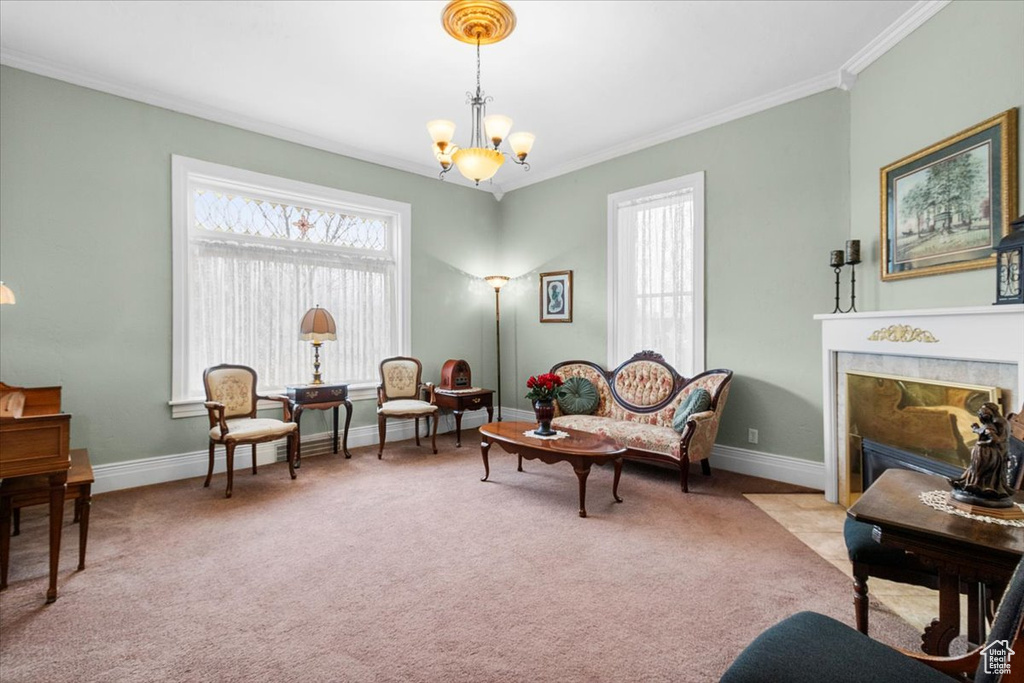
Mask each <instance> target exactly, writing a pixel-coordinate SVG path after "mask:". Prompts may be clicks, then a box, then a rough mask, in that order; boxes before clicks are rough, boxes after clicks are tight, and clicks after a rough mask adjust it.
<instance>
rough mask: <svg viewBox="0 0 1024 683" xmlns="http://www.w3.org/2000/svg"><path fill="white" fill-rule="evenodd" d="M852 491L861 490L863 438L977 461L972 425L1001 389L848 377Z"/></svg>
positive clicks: (957, 462)
mask: <svg viewBox="0 0 1024 683" xmlns="http://www.w3.org/2000/svg"><path fill="white" fill-rule="evenodd" d="M846 397H847V402H846V406H847V411H846V415H847V428H848V429H847V434H849V436H850V438H849V449H848V451H847V452H848V453H849V455H850V457H849V458H848V459H847V460H848V462H849V467H850V470H849V475H850V476H849V478H848V479H847V481H848V485H849V487H850V491H859V490H860V481H861V475H860V463H861V458H860V440H861V439H862V438H863V439H871V440H872V441H877V442H879V443H882V444H886V445H889V446H893V447H895V448H900V449H903V450H906V451H910V452H911V453H916V454H918V455H921V456H924V457H926V458H932V459H934V460H937V461H940V462H943V463H948V464H950V465H954V466H956V467H966V466H967V465H968V464H969V463H970V461H971V447H972V446H974V444H975V443H976V442H977V440H978V437H977V435H976V434H974V433H973V432H972V431H971V425H972V424H973V423H975V422H977V421H978V417H977V413H978V408H980V407H981V405H982V404H983V403H986V402H992V403H995V404H997V405H998V404H999V399H1000V391H999V388H998V387H987V386H976V385H969V384H954V383H951V382H937V381H933V380H926V379H918V378H913V377H895V376H891V375H877V374H872V373H866V372H850V373H847V375H846Z"/></svg>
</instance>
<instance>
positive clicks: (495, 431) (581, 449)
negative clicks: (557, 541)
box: [480, 422, 626, 517]
mask: <svg viewBox="0 0 1024 683" xmlns="http://www.w3.org/2000/svg"><path fill="white" fill-rule="evenodd" d="M536 428H537V424H536V423H534V422H491V423H490V424H485V425H484V426H482V427H480V436H482V437H483V439H482V441H481V443H480V454H481V455H482V456H483V459H484V478H483V479H481V480H480V481H487V478H488V477H489V476H491V465H490V463H489V462H488V461H487V452H488V451H489V450H490V449H491V444H492V443H494V442H497V443H498V444H499V445H500V446H501V447H502V449H503V450H505V451H507V452H508V453H512V454H513V455H518V456H519V468H518V469H519V471H520V472H522V471H523V458H526V459H527V460H540V461H541V462H546V463H548V464H549V465H550V464H554V463H556V462H567V463H569V464H570V465H572V469H573V471H574V472H575V473H576V477H577V478H578V479H579V483H580V517H586V516H587V506H586V501H587V477H588V476H589V475H590V467H591V465H595V464H597V465H603V464H605V463H607V462H614V463H615V482H614V483H613V484H612V497H613V498H615V502H616V503H621V502H622V499H621V498H619V477H620V476H621V475H622V456H623V454H624V453H625V452H626V449H625V448H623V447H622V446H620V445H619V444H617V443H615V442H614V441H612V440H611V439H609V438H608V437H606V436H601V435H599V434H590V433H588V432H580V431H577V430H575V429H562V430H560V431H563V432H568V434H569V436H567V437H564V438H561V439H540V438H536V437H531V436H526V435H525V434H524V432H526V431H533V430H534V429H536Z"/></svg>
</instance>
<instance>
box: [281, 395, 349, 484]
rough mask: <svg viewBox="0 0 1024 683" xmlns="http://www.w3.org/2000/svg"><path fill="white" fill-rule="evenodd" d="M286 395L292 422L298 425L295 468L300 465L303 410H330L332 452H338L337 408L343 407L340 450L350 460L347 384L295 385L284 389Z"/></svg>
mask: <svg viewBox="0 0 1024 683" xmlns="http://www.w3.org/2000/svg"><path fill="white" fill-rule="evenodd" d="M285 391H286V392H287V393H288V401H289V402H290V403H291V409H292V421H293V422H294V423H295V424H296V425H299V427H298V429H297V433H296V435H295V436H296V439H297V441H298V442H297V443H296V444H295V466H296V467H301V465H302V426H301V421H302V411H304V410H330V411H331V412H332V414H333V417H334V439H333V440H332V443H333V447H334V452H335V453H337V452H338V408H339V407H340V406H345V432H344V435H343V441H342V447H341V450H342V452H343V453H344V454H345V457H346V458H351V457H352V454H351V453H349V452H348V428H349V425H350V424H352V402H351V401H349V400H348V385H347V384H297V385H292V386H287V387H285Z"/></svg>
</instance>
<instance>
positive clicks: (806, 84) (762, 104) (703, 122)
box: [501, 71, 839, 193]
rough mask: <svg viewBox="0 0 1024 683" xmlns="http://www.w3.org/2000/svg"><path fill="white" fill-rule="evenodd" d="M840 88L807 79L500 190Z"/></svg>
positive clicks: (827, 79)
mask: <svg viewBox="0 0 1024 683" xmlns="http://www.w3.org/2000/svg"><path fill="white" fill-rule="evenodd" d="M838 86H839V82H838V75H837V73H836V72H833V71H830V72H828V73H826V74H822V75H820V76H815V77H814V78H809V79H807V80H806V81H802V82H800V83H796V84H794V85H790V86H787V87H785V88H782V89H780V90H776V91H775V92H771V93H768V94H767V95H761V96H760V97H755V98H752V99H749V100H746V101H744V102H740V103H739V104H735V105H733V106H731V107H726V108H725V109H720V110H718V111H717V112H713V113H711V114H706V115H704V116H699V117H697V118H695V119H690V120H689V121H684V122H683V123H679V124H676V125H674V126H672V127H670V128H665V129H664V130H660V131H657V132H655V133H651V134H650V135H645V136H643V137H640V138H635V139H633V140H628V141H626V142H622V143H620V144H618V145H614V146H612V147H605V148H603V149H602V150H601V151H599V152H595V153H593V154H587V155H585V156H582V157H579V158H577V159H574V160H573V161H570V162H567V163H564V164H561V165H559V166H555V167H553V168H549V169H545V170H543V171H540V172H538V171H536V170H531V171H530V173H529V175H522V176H520V177H519V178H517V179H515V180H509V181H506V182H505V183H504V184H503V185H502V186H501V188H502V190H504V191H505V192H506V193H507V192H511V191H512V190H518V189H519V188H522V187H526V186H528V185H533V184H535V183H539V182H541V181H544V180H550V179H551V178H555V177H557V176H560V175H565V174H566V173H572V172H573V171H578V170H580V169H582V168H586V167H587V166H593V165H594V164H599V163H601V162H603V161H609V160H611V159H614V158H616V157H620V156H624V155H626V154H631V153H633V152H638V151H640V150H642V149H647V148H648V147H653V146H655V145H660V144H661V143H663V142H668V141H669V140H675V139H676V138H681V137H685V136H687V135H692V134H694V133H697V132H700V131H702V130H707V129H708V128H714V127H715V126H720V125H721V124H723V123H728V122H729V121H735V120H736V119H741V118H743V117H745V116H750V115H751V114H756V113H758V112H761V111H764V110H766V109H771V108H773V107H778V106H779V105H782V104H786V103H788V102H793V101H794V100H799V99H802V98H804V97H809V96H810V95H816V94H818V93H820V92H824V91H826V90H831V89H833V88H836V87H838Z"/></svg>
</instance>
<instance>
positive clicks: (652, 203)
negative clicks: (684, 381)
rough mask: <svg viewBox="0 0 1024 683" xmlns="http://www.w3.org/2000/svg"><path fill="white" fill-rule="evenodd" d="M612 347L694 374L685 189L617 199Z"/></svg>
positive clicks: (690, 235)
mask: <svg viewBox="0 0 1024 683" xmlns="http://www.w3.org/2000/svg"><path fill="white" fill-rule="evenodd" d="M616 220H617V226H616V229H617V243H618V244H617V246H618V254H619V259H620V260H619V267H618V268H617V269H616V271H617V272H616V276H617V281H616V282H615V283H614V288H615V291H616V298H617V300H618V301H617V306H616V308H617V311H618V315H617V318H618V319H617V322H616V326H615V330H614V334H615V335H616V337H617V339H615V343H614V347H615V348H617V349H619V350H620V355H623V357H621V358H616V359H612V360H613V362H616V363H618V362H621V361H623V360H625V359H626V357H628V356H626V355H625V354H628V353H635V352H636V351H640V350H643V349H651V350H654V351H657V352H658V353H661V354H662V355H663V356H664V357H665V360H667V361H668V362H669V363H670V364H671V365H672V366H673V367H675V368H676V369H677V370H678V371H679V372H680V373H682V374H683V375H686V376H691V375H692V374H694V370H695V368H694V362H693V358H694V339H693V336H694V258H693V257H694V196H693V191H692V189H690V188H687V189H685V190H680V191H675V192H667V193H661V194H657V195H652V196H648V197H640V198H636V199H632V200H628V201H623V202H620V203H618V211H617V217H616Z"/></svg>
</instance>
